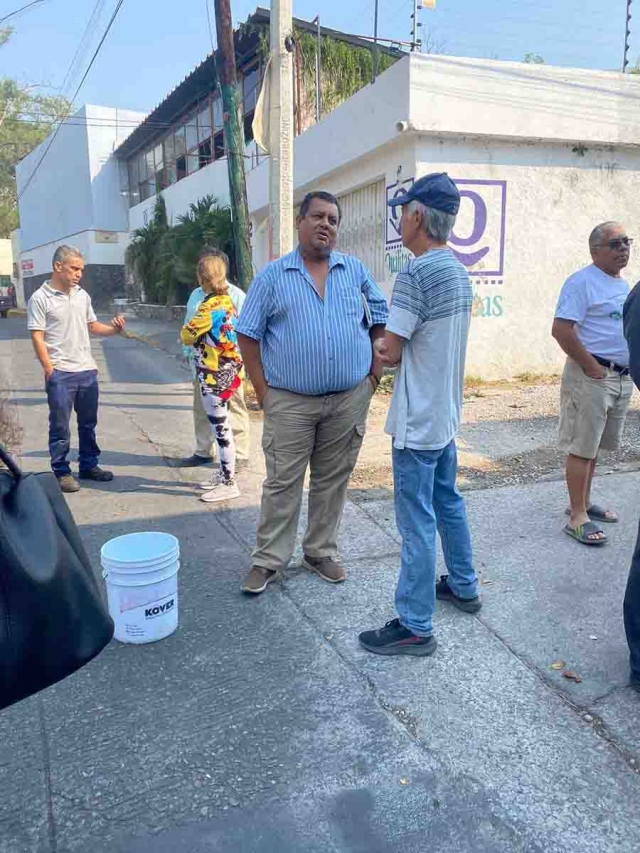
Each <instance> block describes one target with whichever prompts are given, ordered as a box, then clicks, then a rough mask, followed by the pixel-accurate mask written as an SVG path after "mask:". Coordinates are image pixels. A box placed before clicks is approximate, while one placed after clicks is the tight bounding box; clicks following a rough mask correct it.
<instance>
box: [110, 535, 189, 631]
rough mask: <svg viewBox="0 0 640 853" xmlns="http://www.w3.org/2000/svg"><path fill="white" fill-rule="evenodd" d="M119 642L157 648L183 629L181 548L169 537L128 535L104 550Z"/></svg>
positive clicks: (172, 537)
mask: <svg viewBox="0 0 640 853" xmlns="http://www.w3.org/2000/svg"><path fill="white" fill-rule="evenodd" d="M100 561H101V563H102V577H103V578H104V579H105V580H106V582H107V601H108V604H109V613H110V614H111V618H112V619H113V621H114V623H115V632H114V637H115V638H116V640H119V641H120V642H121V643H155V641H156V640H162V639H164V638H165V637H168V636H169V634H173V632H174V631H175V630H176V628H177V627H178V569H179V568H180V543H179V542H178V540H177V539H176V537H175V536H172V535H171V534H170V533H153V532H149V533H128V534H127V535H126V536H117V537H116V538H115V539H110V540H109V541H108V542H105V544H104V545H103V546H102V548H101V549H100Z"/></svg>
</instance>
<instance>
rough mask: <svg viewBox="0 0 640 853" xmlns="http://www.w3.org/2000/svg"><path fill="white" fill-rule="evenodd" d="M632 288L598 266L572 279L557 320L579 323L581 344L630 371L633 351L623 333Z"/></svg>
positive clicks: (563, 293) (564, 289)
mask: <svg viewBox="0 0 640 853" xmlns="http://www.w3.org/2000/svg"><path fill="white" fill-rule="evenodd" d="M628 295H629V285H628V284H627V282H626V281H625V280H624V279H623V278H622V277H618V278H615V277H614V276H611V275H608V274H607V273H606V272H603V271H602V270H601V269H598V267H597V266H595V264H590V265H589V266H588V267H584V269H581V270H578V272H576V273H574V274H573V275H571V276H569V278H568V279H567V280H566V281H565V283H564V285H563V287H562V290H561V291H560V297H559V299H558V307H557V308H556V314H555V316H556V318H557V319H558V320H575V323H576V329H577V332H578V337H579V338H580V342H581V343H582V345H583V346H584V348H585V349H587V350H588V351H589V352H590V353H591V355H599V356H600V357H601V358H606V359H607V360H608V361H613V362H615V363H616V364H620V365H622V366H623V367H626V366H627V365H628V364H629V348H628V347H627V342H626V340H625V337H624V333H623V330H622V309H623V307H624V303H625V301H626V298H627V296H628Z"/></svg>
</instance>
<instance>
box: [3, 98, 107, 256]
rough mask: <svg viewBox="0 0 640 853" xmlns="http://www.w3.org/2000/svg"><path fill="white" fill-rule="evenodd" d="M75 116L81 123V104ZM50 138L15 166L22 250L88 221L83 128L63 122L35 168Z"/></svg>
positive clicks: (80, 228)
mask: <svg viewBox="0 0 640 853" xmlns="http://www.w3.org/2000/svg"><path fill="white" fill-rule="evenodd" d="M74 119H78V121H80V122H83V121H84V119H85V109H84V107H83V108H82V109H80V110H78V112H77V113H76V114H75V116H74ZM49 141H50V137H48V138H47V139H46V140H45V141H44V142H42V143H41V144H40V145H38V147H37V148H35V149H34V150H33V151H32V152H31V153H30V154H27V156H26V157H25V158H24V159H23V160H22V161H21V162H20V163H19V164H18V166H17V168H16V177H17V185H18V196H19V211H20V229H21V231H22V251H23V253H24V252H28V251H29V250H31V249H33V248H34V247H37V246H42V245H44V244H47V243H50V242H52V241H55V240H59V239H60V240H62V239H65V238H66V237H67V236H69V235H71V234H77V233H78V232H80V231H84V230H85V229H86V228H87V227H89V226H90V225H91V221H92V219H93V205H92V198H91V171H90V164H89V147H88V142H87V131H86V128H85V127H84V126H83V124H79V125H74V124H64V125H63V126H62V127H61V128H60V131H59V133H58V135H57V136H56V138H55V140H54V142H53V144H52V145H51V148H50V149H49V151H48V153H47V154H46V156H45V158H44V160H42V164H41V165H40V166H39V167H38V163H39V162H40V160H41V158H42V155H43V153H44V151H45V149H46V147H47V145H48V143H49ZM34 172H35V174H34ZM32 175H34V177H33V179H32V180H31V181H30V178H31V176H32Z"/></svg>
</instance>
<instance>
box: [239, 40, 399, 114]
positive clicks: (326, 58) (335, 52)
mask: <svg viewBox="0 0 640 853" xmlns="http://www.w3.org/2000/svg"><path fill="white" fill-rule="evenodd" d="M254 29H255V30H259V32H260V48H259V53H260V55H261V57H262V60H263V62H266V61H267V59H268V57H269V53H270V46H269V27H268V26H261V27H255V28H254ZM293 36H294V39H295V42H296V45H297V49H298V55H299V57H300V66H301V68H300V70H301V77H302V84H303V86H302V88H303V90H304V91H303V93H302V98H301V100H302V108H303V112H304V109H305V106H306V105H307V102H309V103H310V102H311V101H312V100H313V99H314V98H315V86H316V51H317V45H318V39H317V36H315V35H313V34H312V33H309V32H306V30H301V29H299V28H297V27H294V31H293ZM399 58H400V55H393V54H390V53H387V52H385V51H384V50H381V51H380V53H379V54H378V73H379V74H382V72H383V71H386V70H387V68H390V67H391V66H392V65H394V64H395V63H396V62H397V61H398V59H399ZM372 76H373V49H372V48H368V47H356V46H355V45H353V44H349V43H348V42H345V41H339V40H338V39H334V38H331V37H329V36H322V37H321V38H320V82H321V89H322V112H323V113H328V112H331V110H333V109H335V108H336V107H337V106H338V105H339V104H341V103H342V102H343V101H346V100H347V98H350V97H351V96H352V95H355V93H356V92H359V91H360V89H362V88H364V86H366V85H367V84H369V83H371V78H372Z"/></svg>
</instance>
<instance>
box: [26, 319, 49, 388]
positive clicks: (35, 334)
mask: <svg viewBox="0 0 640 853" xmlns="http://www.w3.org/2000/svg"><path fill="white" fill-rule="evenodd" d="M30 335H31V343H32V344H33V348H34V350H35V351H36V358H37V359H38V361H39V362H40V364H41V365H42V369H43V370H44V378H45V379H48V378H49V377H50V376H51V374H52V373H53V365H52V364H51V358H50V357H49V350H48V348H47V345H46V344H45V342H44V332H43V331H42V330H41V329H35V330H33V331H32V332H30Z"/></svg>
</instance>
